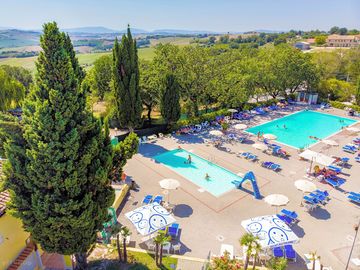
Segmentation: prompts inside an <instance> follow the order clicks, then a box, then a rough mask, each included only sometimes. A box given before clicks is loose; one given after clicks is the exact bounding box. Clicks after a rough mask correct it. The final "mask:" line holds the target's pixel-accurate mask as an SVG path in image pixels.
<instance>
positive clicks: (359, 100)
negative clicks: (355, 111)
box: [355, 76, 360, 105]
mask: <svg viewBox="0 0 360 270" xmlns="http://www.w3.org/2000/svg"><path fill="white" fill-rule="evenodd" d="M355 100H356V105H360V76H359V77H358V79H357V84H356V89H355Z"/></svg>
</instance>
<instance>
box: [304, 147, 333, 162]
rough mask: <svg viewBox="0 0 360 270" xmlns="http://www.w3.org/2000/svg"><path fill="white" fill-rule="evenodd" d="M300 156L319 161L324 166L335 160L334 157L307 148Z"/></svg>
mask: <svg viewBox="0 0 360 270" xmlns="http://www.w3.org/2000/svg"><path fill="white" fill-rule="evenodd" d="M300 157H302V158H304V159H307V160H310V161H313V162H316V163H319V164H321V165H324V166H329V165H331V164H332V163H334V162H335V159H334V158H332V157H329V156H327V155H324V154H321V153H318V152H314V151H311V150H305V151H304V152H302V153H301V154H300Z"/></svg>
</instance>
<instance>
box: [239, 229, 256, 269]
mask: <svg viewBox="0 0 360 270" xmlns="http://www.w3.org/2000/svg"><path fill="white" fill-rule="evenodd" d="M258 239H259V238H258V237H257V236H254V235H252V234H251V233H246V234H244V235H243V236H242V237H241V238H240V240H239V241H240V245H242V246H245V247H247V250H246V254H245V263H244V270H247V268H248V266H249V259H250V257H251V253H252V251H253V245H255V244H256V243H257V240H258ZM254 264H255V262H254Z"/></svg>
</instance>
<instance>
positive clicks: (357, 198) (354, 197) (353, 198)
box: [348, 195, 360, 203]
mask: <svg viewBox="0 0 360 270" xmlns="http://www.w3.org/2000/svg"><path fill="white" fill-rule="evenodd" d="M348 199H349V200H350V201H353V202H356V203H360V197H358V196H354V195H349V196H348Z"/></svg>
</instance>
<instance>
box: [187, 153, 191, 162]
mask: <svg viewBox="0 0 360 270" xmlns="http://www.w3.org/2000/svg"><path fill="white" fill-rule="evenodd" d="M187 163H188V164H191V156H190V155H188V158H187Z"/></svg>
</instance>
